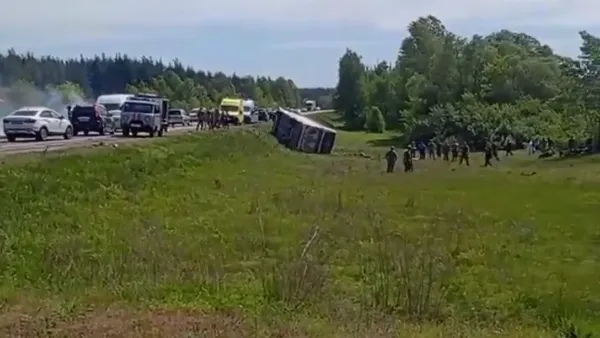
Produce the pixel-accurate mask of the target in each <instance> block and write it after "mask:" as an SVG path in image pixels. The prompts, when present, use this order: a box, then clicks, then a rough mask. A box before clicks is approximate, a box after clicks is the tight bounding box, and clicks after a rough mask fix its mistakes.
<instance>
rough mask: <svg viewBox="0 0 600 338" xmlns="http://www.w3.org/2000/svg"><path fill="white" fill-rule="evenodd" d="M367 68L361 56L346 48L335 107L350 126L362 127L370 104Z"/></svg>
mask: <svg viewBox="0 0 600 338" xmlns="http://www.w3.org/2000/svg"><path fill="white" fill-rule="evenodd" d="M365 75H366V70H365V66H364V65H363V63H362V61H361V59H360V56H358V54H356V52H353V51H351V50H349V49H348V50H346V53H345V54H344V55H343V56H342V58H341V59H340V62H339V69H338V76H339V81H338V85H337V87H336V94H335V99H334V106H335V108H336V109H337V110H338V111H340V112H342V113H343V115H344V120H345V122H346V125H347V127H348V128H351V129H362V128H363V126H364V123H365V115H364V114H365V108H366V107H367V104H368V93H367V87H366V78H365Z"/></svg>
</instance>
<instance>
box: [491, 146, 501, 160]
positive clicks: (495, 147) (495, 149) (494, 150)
mask: <svg viewBox="0 0 600 338" xmlns="http://www.w3.org/2000/svg"><path fill="white" fill-rule="evenodd" d="M491 146H492V156H493V157H494V158H495V159H496V161H500V156H498V144H497V143H496V142H492V144H491Z"/></svg>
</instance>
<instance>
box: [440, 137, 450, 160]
mask: <svg viewBox="0 0 600 338" xmlns="http://www.w3.org/2000/svg"><path fill="white" fill-rule="evenodd" d="M441 148H442V156H443V158H442V159H443V160H444V161H450V145H449V144H448V142H447V141H446V142H444V143H442V147H441Z"/></svg>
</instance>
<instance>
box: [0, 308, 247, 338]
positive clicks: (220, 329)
mask: <svg viewBox="0 0 600 338" xmlns="http://www.w3.org/2000/svg"><path fill="white" fill-rule="evenodd" d="M0 336H2V337H15V338H17V337H18V338H30V337H31V338H33V337H36V338H37V337H48V338H50V337H51V338H59V337H61V338H62V337H90V338H100V337H102V338H121V337H123V338H125V337H127V338H142V337H143V338H154V337H173V338H177V337H190V338H191V337H232V338H242V337H254V336H256V335H255V334H254V332H253V330H252V327H251V326H249V325H246V321H245V320H244V319H243V317H242V316H241V315H238V314H235V313H224V312H221V313H212V314H208V313H205V312H201V311H196V310H167V309H159V310H144V311H140V310H124V309H104V310H98V309H96V310H88V311H86V312H83V313H79V314H76V315H72V316H69V317H68V318H67V317H66V316H64V315H61V314H59V313H51V314H42V313H22V312H20V311H11V312H4V313H3V314H2V315H0Z"/></svg>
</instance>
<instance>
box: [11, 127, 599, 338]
mask: <svg viewBox="0 0 600 338" xmlns="http://www.w3.org/2000/svg"><path fill="white" fill-rule="evenodd" d="M344 135H345V136H344ZM386 137H392V138H393V137H394V135H383V136H377V137H373V135H368V134H363V135H358V134H357V135H352V134H349V133H348V134H344V133H342V135H340V138H339V140H338V142H339V144H338V151H337V152H336V153H335V154H334V155H332V156H317V155H305V154H299V153H294V152H290V151H287V150H285V149H282V148H280V147H279V146H276V145H275V143H274V142H273V140H272V139H271V137H270V136H269V135H267V134H266V133H265V132H263V131H262V130H259V129H252V130H242V131H231V132H228V133H227V132H220V133H213V134H208V133H206V134H202V135H187V136H180V137H170V138H167V139H165V140H163V141H160V142H156V143H152V144H151V145H144V146H131V147H121V148H119V149H112V148H111V149H105V150H101V151H98V152H92V153H86V154H62V155H57V156H47V157H39V158H37V159H34V160H31V161H27V162H7V163H5V164H4V165H3V167H2V168H0V193H1V194H2V196H4V200H3V201H2V204H1V206H0V220H1V222H2V223H1V226H0V267H1V269H2V274H0V295H1V296H2V299H3V307H2V315H1V316H0V332H3V333H4V334H5V335H6V336H16V335H17V334H21V336H24V337H38V336H55V337H62V336H75V335H76V334H80V333H81V332H85V333H86V336H94V337H96V336H97V337H101V336H110V335H111V334H112V336H114V337H152V336H161V335H162V336H169V337H196V336H197V337H205V336H219V334H220V336H231V337H255V336H274V337H275V336H277V337H367V336H368V337H395V336H398V337H461V336H462V337H524V338H525V337H573V336H569V335H566V334H565V335H562V336H561V332H562V331H565V330H566V331H568V328H569V327H570V325H571V324H572V325H573V326H574V327H575V328H577V329H578V330H579V331H580V333H587V332H598V330H600V323H599V322H600V320H598V318H600V283H598V282H597V281H598V280H599V279H600V260H599V258H600V247H599V243H600V229H599V228H598V221H597V220H598V205H599V204H600V180H599V179H598V173H599V172H600V159H597V158H588V159H585V160H570V161H545V162H539V161H535V160H531V159H529V158H527V157H526V156H521V155H519V156H517V157H516V158H511V159H505V158H503V159H502V162H501V163H500V164H499V165H498V167H497V168H491V169H490V168H487V169H484V168H481V167H480V164H481V162H482V161H481V159H480V158H475V159H474V162H477V163H474V165H473V166H472V167H470V168H465V167H462V168H461V167H458V166H457V165H456V164H446V163H441V162H440V161H437V162H434V161H417V163H416V172H414V173H412V174H403V173H397V174H391V175H387V174H384V173H383V169H384V168H383V163H382V162H381V161H379V160H377V159H376V158H377V156H373V158H372V159H369V158H366V157H364V156H356V154H355V153H356V152H365V153H367V154H373V155H377V154H382V153H383V152H384V151H385V150H386V147H387V145H383V143H384V142H383V141H382V142H381V143H376V144H374V143H370V144H368V143H367V142H368V141H371V140H373V139H379V140H385V138H386ZM361 140H362V141H361ZM361 142H362V144H361ZM339 149H342V150H344V149H346V150H348V151H340V150H339ZM107 313H109V314H110V315H107ZM115 313H116V314H115ZM23 314H27V315H29V317H23V316H22V315H23ZM27 318H28V319H27ZM133 322H135V323H137V324H135V325H133V324H131V323H133ZM173 323H176V324H177V325H175V324H173ZM152 327H154V328H155V329H156V328H159V329H160V330H162V331H152ZM82 328H83V329H85V330H83V329H82ZM82 330H83V331H82ZM207 330H208V331H207ZM193 332H195V334H196V335H195V336H194V335H192V333H193ZM207 332H208V333H207ZM575 337H577V336H575ZM578 337H583V335H580V336H578Z"/></svg>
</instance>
